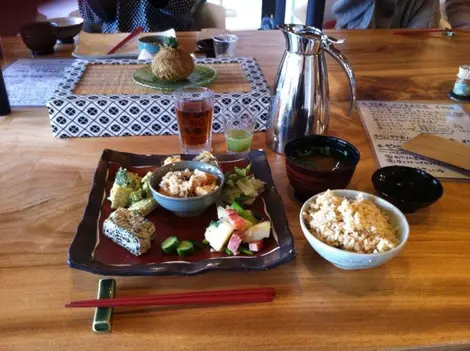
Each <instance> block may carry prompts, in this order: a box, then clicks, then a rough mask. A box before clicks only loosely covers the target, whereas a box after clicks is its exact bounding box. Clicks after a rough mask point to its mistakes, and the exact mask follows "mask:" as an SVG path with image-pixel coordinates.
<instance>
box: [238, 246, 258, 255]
mask: <svg viewBox="0 0 470 351" xmlns="http://www.w3.org/2000/svg"><path fill="white" fill-rule="evenodd" d="M240 253H243V254H245V255H250V256H253V255H254V254H255V253H254V252H253V251H251V250H248V249H247V248H246V247H240Z"/></svg>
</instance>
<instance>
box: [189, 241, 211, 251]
mask: <svg viewBox="0 0 470 351" xmlns="http://www.w3.org/2000/svg"><path fill="white" fill-rule="evenodd" d="M191 242H192V243H193V245H194V246H196V247H197V248H199V249H201V250H204V249H206V248H207V245H208V244H205V243H204V242H200V241H197V240H191Z"/></svg>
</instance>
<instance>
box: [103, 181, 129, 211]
mask: <svg viewBox="0 0 470 351" xmlns="http://www.w3.org/2000/svg"><path fill="white" fill-rule="evenodd" d="M133 191H134V189H132V188H122V187H120V186H118V185H116V183H115V184H114V185H113V187H112V188H111V193H110V195H109V200H110V201H111V208H112V209H113V210H115V209H117V208H119V207H128V206H129V205H130V204H131V193H132V192H133Z"/></svg>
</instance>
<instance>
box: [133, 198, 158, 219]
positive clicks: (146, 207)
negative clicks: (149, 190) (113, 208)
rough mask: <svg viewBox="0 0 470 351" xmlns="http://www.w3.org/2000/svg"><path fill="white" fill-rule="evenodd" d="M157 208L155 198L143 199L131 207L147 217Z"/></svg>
mask: <svg viewBox="0 0 470 351" xmlns="http://www.w3.org/2000/svg"><path fill="white" fill-rule="evenodd" d="M156 208H157V202H156V201H155V199H154V198H149V199H142V200H140V201H138V202H136V203H135V204H133V205H131V207H129V210H130V211H137V212H139V213H140V214H141V215H142V216H144V217H147V216H148V215H149V214H150V213H151V212H152V211H153V210H154V209H156Z"/></svg>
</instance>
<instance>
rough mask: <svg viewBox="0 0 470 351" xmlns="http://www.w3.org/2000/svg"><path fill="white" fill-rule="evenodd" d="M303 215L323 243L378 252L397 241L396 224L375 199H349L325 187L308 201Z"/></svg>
mask: <svg viewBox="0 0 470 351" xmlns="http://www.w3.org/2000/svg"><path fill="white" fill-rule="evenodd" d="M302 215H303V218H304V220H305V223H306V224H307V225H308V226H309V228H310V230H311V232H312V234H313V235H315V237H316V238H317V239H319V240H321V241H323V242H324V243H326V244H328V245H330V246H333V247H336V248H339V249H343V250H346V251H351V252H357V253H381V252H386V251H389V250H391V249H393V248H395V247H396V246H397V245H398V244H399V240H398V238H397V231H398V229H397V228H394V227H392V225H391V224H390V220H389V218H388V216H387V215H386V214H385V213H383V212H382V211H381V210H380V209H379V208H378V207H377V206H376V205H375V204H374V203H372V202H371V201H368V200H365V199H364V197H363V196H362V195H359V196H358V197H357V198H356V199H355V200H348V199H346V198H344V197H341V196H336V195H334V194H333V193H332V192H331V191H329V190H328V191H327V192H325V193H323V194H321V195H319V196H318V197H317V198H316V199H315V201H313V202H312V203H311V204H310V207H309V209H308V211H307V212H304V213H303V214H302Z"/></svg>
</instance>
